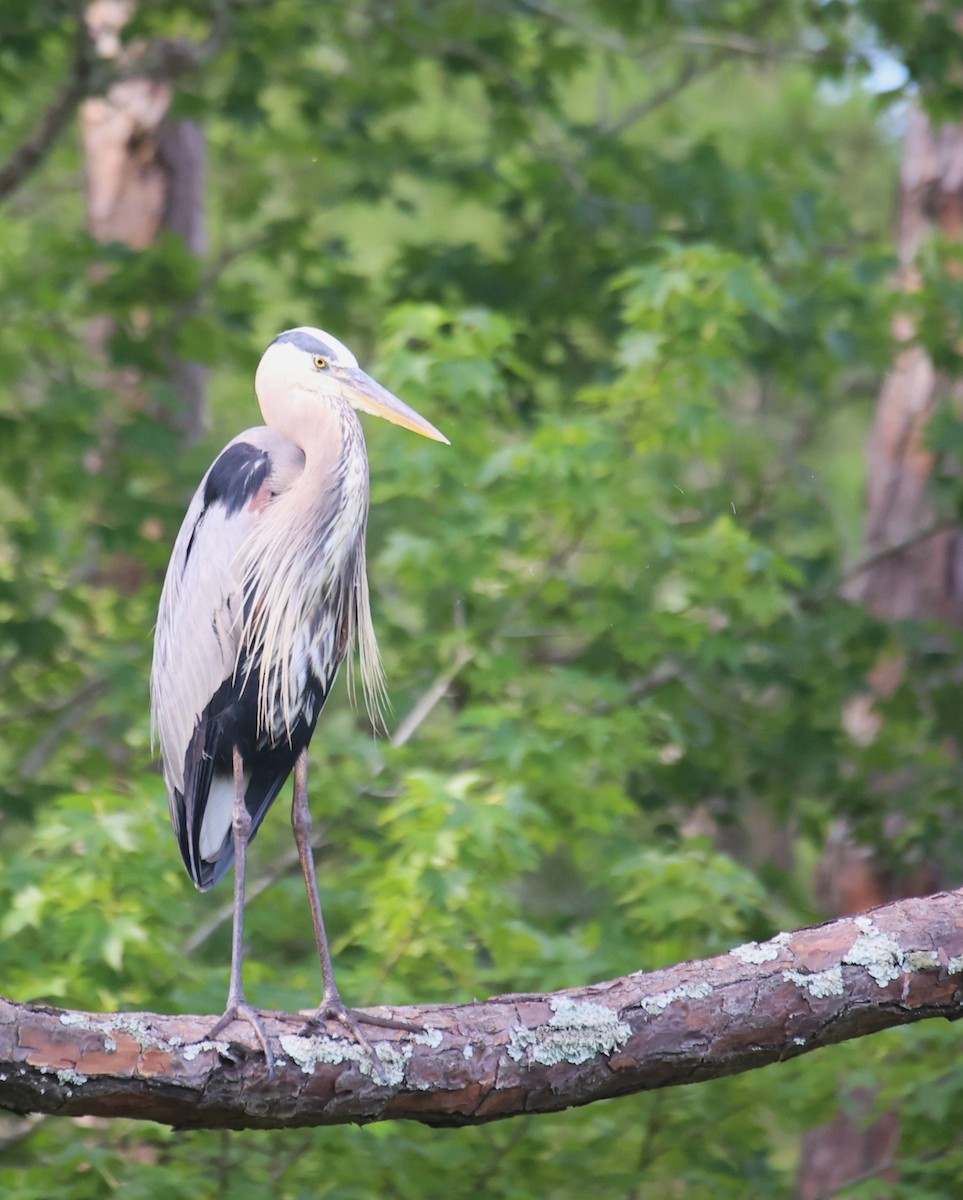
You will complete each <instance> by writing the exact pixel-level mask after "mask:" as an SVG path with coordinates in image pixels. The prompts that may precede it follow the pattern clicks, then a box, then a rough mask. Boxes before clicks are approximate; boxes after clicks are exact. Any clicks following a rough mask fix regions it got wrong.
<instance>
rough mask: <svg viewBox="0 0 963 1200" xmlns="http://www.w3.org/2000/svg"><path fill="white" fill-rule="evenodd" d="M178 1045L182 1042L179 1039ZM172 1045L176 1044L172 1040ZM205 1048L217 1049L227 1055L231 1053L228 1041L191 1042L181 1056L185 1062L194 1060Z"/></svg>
mask: <svg viewBox="0 0 963 1200" xmlns="http://www.w3.org/2000/svg"><path fill="white" fill-rule="evenodd" d="M177 1044H178V1045H179V1044H180V1042H179V1041H178V1043H177ZM171 1045H172V1046H173V1045H175V1043H174V1042H171ZM205 1050H216V1051H217V1053H218V1054H221V1055H227V1054H229V1053H230V1046H229V1045H228V1044H227V1042H211V1041H203V1042H189V1043H188V1045H186V1046H185V1047H184V1049H183V1050H182V1052H181V1056H182V1058H183V1059H184V1061H185V1062H193V1061H194V1059H195V1058H197V1056H198V1055H199V1054H203V1053H204V1051H205Z"/></svg>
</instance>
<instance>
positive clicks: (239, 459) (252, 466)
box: [204, 442, 271, 514]
mask: <svg viewBox="0 0 963 1200" xmlns="http://www.w3.org/2000/svg"><path fill="white" fill-rule="evenodd" d="M270 473H271V456H270V455H269V454H268V453H267V451H266V450H258V448H257V447H256V446H251V445H249V444H248V443H247V442H237V443H236V444H235V445H233V446H228V448H227V449H226V450H225V451H224V453H223V454H221V455H220V457H219V458H218V459H217V461H216V462H215V463H214V466H213V467H211V470H210V472H209V474H208V476H207V483H206V484H205V485H204V507H205V508H206V509H207V508H210V507H211V505H212V504H223V505H224V507H225V508H226V509H227V511H228V513H230V514H233V513H236V512H240V511H241V509H242V508H243V507H244V506H245V505H246V504H250V502H251V501H252V500H253V499H254V497H255V496H256V495H257V493H258V490H259V489H260V487H261V484H262V483H264V481H265V479H267V477H268V475H269V474H270Z"/></svg>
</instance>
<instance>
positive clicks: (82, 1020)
mask: <svg viewBox="0 0 963 1200" xmlns="http://www.w3.org/2000/svg"><path fill="white" fill-rule="evenodd" d="M60 1024H61V1025H68V1026H72V1027H73V1028H74V1029H86V1030H88V1031H89V1032H90V1033H99V1034H100V1035H101V1037H102V1038H103V1039H104V1050H105V1052H106V1053H107V1054H113V1053H114V1052H115V1051H116V1049H117V1043H116V1042H115V1041H114V1039H113V1038H112V1037H111V1036H110V1034H109V1033H108V1032H107V1030H108V1029H112V1028H113V1026H112V1025H108V1024H106V1023H105V1024H103V1025H102V1024H101V1023H100V1022H99V1021H92V1020H91V1019H90V1018H89V1017H88V1016H87V1015H86V1014H85V1013H70V1012H66V1013H61V1014H60Z"/></svg>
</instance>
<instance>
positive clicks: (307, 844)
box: [291, 750, 422, 1078]
mask: <svg viewBox="0 0 963 1200" xmlns="http://www.w3.org/2000/svg"><path fill="white" fill-rule="evenodd" d="M291 825H292V827H293V829H294V840H295V843H296V844H297V847H298V858H299V859H300V860H301V871H302V873H303V874H304V884H305V887H306V888H307V891H308V903H309V904H310V906H311V920H312V921H313V922H314V940H315V944H316V945H317V948H318V958H319V960H320V962H321V983H322V987H323V992H322V996H321V1003H320V1004H319V1005H318V1010H317V1012H316V1013H315V1014H314V1016H313V1017H311V1019H310V1021H309V1022H308V1024H309V1026H310V1025H312V1024H316V1023H318V1022H321V1021H326V1020H332V1021H338V1022H339V1023H340V1024H341V1025H343V1026H344V1027H345V1028H346V1029H347V1030H348V1031H349V1032H350V1033H351V1035H352V1036H353V1037H354V1038H355V1040H356V1041H358V1042H359V1043H360V1044H361V1045H362V1046H364V1048H365V1049H366V1050H367V1051H368V1053H369V1054H370V1055H371V1058H372V1061H373V1062H374V1064H375V1066H376V1067H377V1068H378V1072H379V1074H380V1075H381V1076H382V1078H384V1071H383V1070H382V1067H381V1060H380V1059H379V1058H378V1056H377V1055H376V1054H375V1052H374V1049H373V1047H372V1045H371V1043H370V1042H369V1041H368V1039H367V1038H366V1037H365V1035H364V1034H363V1033H362V1032H361V1029H360V1028H359V1022H364V1023H365V1024H367V1025H380V1026H382V1027H383V1028H387V1029H405V1030H407V1031H409V1032H411V1033H421V1032H422V1027H421V1026H420V1025H414V1024H412V1023H411V1022H410V1021H395V1020H391V1019H390V1018H388V1017H376V1016H373V1015H372V1014H369V1013H363V1012H359V1011H358V1010H356V1009H350V1008H348V1007H347V1006H346V1005H345V1003H344V1001H343V1000H342V999H341V993H340V992H339V991H338V985H337V983H336V982H335V978H334V966H333V964H332V962H331V951H330V949H329V948H328V935H327V933H326V932H325V928H324V917H323V916H322V913H321V897H320V896H319V895H318V877H317V873H316V871H315V868H314V851H313V850H312V848H311V827H312V822H311V810H310V808H309V807H308V752H307V750H302V751H301V753H300V754H299V755H298V761H297V762H296V763H295V766H294V803H293V805H292V807H291Z"/></svg>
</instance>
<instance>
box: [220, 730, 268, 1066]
mask: <svg viewBox="0 0 963 1200" xmlns="http://www.w3.org/2000/svg"><path fill="white" fill-rule="evenodd" d="M231 824H232V830H233V834H234V932H233V937H232V939H231V982H230V986H229V987H228V991H227V1008H226V1009H225V1010H224V1016H223V1017H221V1019H220V1020H219V1021H218V1023H217V1024H216V1025H215V1026H214V1028H213V1029H212V1030H211V1032H210V1033H209V1034H208V1037H210V1038H214V1037H216V1036H217V1034H219V1033H220V1032H221V1030H222V1029H226V1028H227V1026H228V1025H230V1024H231V1022H232V1021H247V1023H248V1024H249V1025H250V1026H251V1028H252V1029H253V1030H254V1033H255V1036H256V1037H257V1040H258V1042H260V1044H261V1049H262V1050H263V1051H264V1057H265V1059H266V1060H267V1065H268V1074H269V1075H273V1074H274V1054H273V1052H272V1050H271V1045H270V1043H269V1042H268V1039H267V1034H266V1033H265V1032H264V1024H263V1022H262V1021H261V1018H260V1016H259V1015H258V1013H257V1010H256V1009H253V1008H252V1007H251V1006H250V1005H249V1004H248V1002H247V1000H246V999H245V997H244V979H243V964H244V876H245V874H246V873H247V842H248V838H249V837H250V836H251V814H250V813H249V812H248V811H247V805H246V804H245V803H244V763H243V761H242V760H241V754H240V751H239V750H238V748H237V747H236V746H235V747H234V809H233V813H232V822H231Z"/></svg>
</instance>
